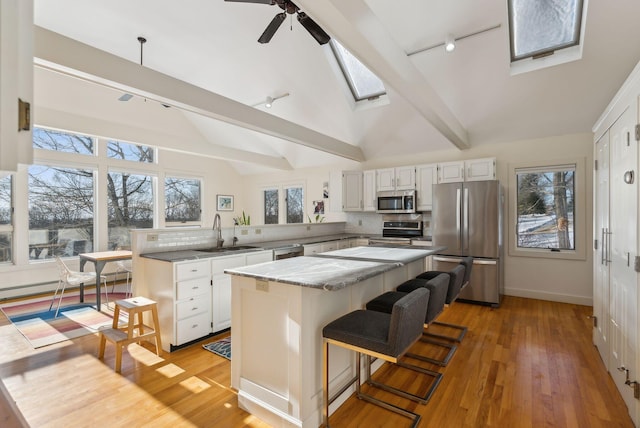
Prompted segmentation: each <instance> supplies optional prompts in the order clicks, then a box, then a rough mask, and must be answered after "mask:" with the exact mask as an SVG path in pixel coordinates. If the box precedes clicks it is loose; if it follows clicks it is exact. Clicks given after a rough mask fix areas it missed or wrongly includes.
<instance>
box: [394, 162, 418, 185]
mask: <svg viewBox="0 0 640 428" xmlns="http://www.w3.org/2000/svg"><path fill="white" fill-rule="evenodd" d="M415 188H416V167H415V166H403V167H400V168H396V190H414V189H415Z"/></svg>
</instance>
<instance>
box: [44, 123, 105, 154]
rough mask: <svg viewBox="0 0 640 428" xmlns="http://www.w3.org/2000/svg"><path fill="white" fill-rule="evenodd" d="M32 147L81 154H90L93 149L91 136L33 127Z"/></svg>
mask: <svg viewBox="0 0 640 428" xmlns="http://www.w3.org/2000/svg"><path fill="white" fill-rule="evenodd" d="M33 147H34V148H36V149H44V150H53V151H56V152H63V153H77V154H81V155H92V154H93V153H94V149H95V145H94V141H93V139H92V138H91V137H87V136H85V135H79V134H69V133H66V132H58V131H53V130H51V129H44V128H35V127H34V128H33Z"/></svg>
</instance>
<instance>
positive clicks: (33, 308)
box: [0, 293, 125, 348]
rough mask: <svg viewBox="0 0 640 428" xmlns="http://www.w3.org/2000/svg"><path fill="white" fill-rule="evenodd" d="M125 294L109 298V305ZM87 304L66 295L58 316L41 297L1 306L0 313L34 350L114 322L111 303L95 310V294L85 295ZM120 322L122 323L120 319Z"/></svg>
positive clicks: (47, 301)
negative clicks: (0, 311)
mask: <svg viewBox="0 0 640 428" xmlns="http://www.w3.org/2000/svg"><path fill="white" fill-rule="evenodd" d="M124 297H125V295H124V293H115V294H110V295H109V300H110V301H111V302H113V301H115V300H118V299H122V298H124ZM85 300H86V301H87V303H78V296H77V295H75V296H73V295H69V296H67V295H66V293H65V296H64V298H63V299H62V303H61V305H60V311H59V312H58V316H57V317H56V318H54V315H55V313H56V304H54V305H53V307H52V309H51V310H49V305H50V304H51V297H40V298H34V299H29V300H22V301H18V302H11V303H5V304H2V305H0V310H2V312H3V313H4V314H5V315H6V317H7V318H8V319H9V321H11V323H12V324H13V325H14V326H15V327H16V328H17V329H18V331H19V332H20V333H22V335H23V336H24V337H25V338H26V339H27V340H28V341H29V343H30V344H31V345H32V346H33V347H34V348H41V347H43V346H47V345H51V344H54V343H58V342H62V341H65V340H70V339H75V338H77V337H81V336H85V335H87V334H92V333H95V332H97V331H98V330H99V329H100V328H101V327H110V326H111V325H112V323H113V309H112V308H113V303H111V304H110V306H111V309H109V307H108V306H107V304H106V303H105V304H103V305H102V312H98V311H97V310H96V309H95V303H94V304H93V305H92V304H91V302H92V301H93V302H95V294H94V295H91V294H86V295H85ZM121 322H123V320H121Z"/></svg>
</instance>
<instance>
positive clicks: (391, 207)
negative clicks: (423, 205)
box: [376, 190, 416, 214]
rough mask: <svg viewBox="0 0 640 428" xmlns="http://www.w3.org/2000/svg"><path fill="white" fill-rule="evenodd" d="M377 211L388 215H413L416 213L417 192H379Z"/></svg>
mask: <svg viewBox="0 0 640 428" xmlns="http://www.w3.org/2000/svg"><path fill="white" fill-rule="evenodd" d="M376 211H377V212H379V213H386V214H393V213H398V214H403V213H407V214H412V213H415V212H416V191H415V190H397V191H390V192H378V194H377V201H376Z"/></svg>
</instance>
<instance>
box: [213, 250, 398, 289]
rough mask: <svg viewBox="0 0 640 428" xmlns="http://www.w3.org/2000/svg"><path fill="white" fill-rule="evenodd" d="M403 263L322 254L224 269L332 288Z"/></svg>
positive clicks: (380, 272) (340, 287)
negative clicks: (351, 258) (350, 258)
mask: <svg viewBox="0 0 640 428" xmlns="http://www.w3.org/2000/svg"><path fill="white" fill-rule="evenodd" d="M401 265H402V263H381V262H375V261H362V260H349V259H339V258H330V257H327V258H324V257H293V258H290V259H282V260H276V261H273V262H267V263H260V264H257V265H252V266H244V267H238V268H234V269H226V270H225V271H224V272H225V273H228V274H231V275H238V276H246V277H250V278H257V279H262V280H266V281H277V282H283V283H286V284H292V285H300V286H303V287H311V288H320V289H323V290H328V291H334V290H340V289H342V288H345V287H347V286H349V285H351V284H355V283H358V282H360V281H363V280H365V279H368V278H371V277H374V276H376V275H380V274H382V273H384V272H387V271H390V270H392V269H395V268H397V267H398V266H401Z"/></svg>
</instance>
